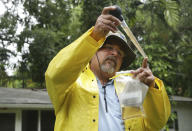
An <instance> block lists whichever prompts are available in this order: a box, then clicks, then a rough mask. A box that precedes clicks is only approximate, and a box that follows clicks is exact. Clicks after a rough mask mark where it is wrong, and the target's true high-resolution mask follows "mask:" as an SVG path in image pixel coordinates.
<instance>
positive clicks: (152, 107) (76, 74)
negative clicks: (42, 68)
mask: <svg viewBox="0 0 192 131" xmlns="http://www.w3.org/2000/svg"><path fill="white" fill-rule="evenodd" d="M114 9H115V7H113V6H110V7H105V8H104V9H103V11H102V14H101V15H100V16H99V17H98V19H97V21H96V24H95V26H94V27H93V28H91V29H90V30H88V31H87V32H86V33H84V34H83V35H82V36H81V37H80V38H78V39H77V40H76V41H74V42H73V43H72V44H70V45H69V46H67V47H65V48H64V49H62V50H61V51H60V52H59V53H58V54H57V55H56V57H54V59H53V60H52V61H51V63H50V64H49V67H48V69H47V71H46V74H45V77H46V85H47V90H48V93H49V95H50V98H51V100H52V103H53V106H54V109H55V115H56V122H55V131H98V130H99V131H124V130H125V131H143V130H149V131H158V130H160V129H161V128H162V127H163V126H164V125H165V124H166V122H167V120H168V117H169V114H170V103H169V100H168V97H167V94H166V91H165V88H164V86H163V83H162V81H161V80H159V79H158V78H155V77H154V76H153V74H152V72H151V70H150V69H149V68H148V66H147V58H145V59H144V60H143V64H142V67H141V68H139V69H137V70H135V71H132V72H131V73H132V74H133V77H134V78H136V77H137V78H138V79H139V80H140V81H141V82H143V83H144V84H146V85H148V86H149V91H148V93H147V96H146V98H145V101H144V104H143V108H144V111H145V114H146V116H141V117H137V118H132V119H126V120H122V116H121V113H122V112H121V107H120V104H119V99H118V94H117V93H116V89H118V88H119V87H115V85H114V82H115V80H110V78H111V77H113V76H114V75H115V73H116V72H117V71H119V70H120V69H124V68H125V67H126V66H128V65H130V64H131V63H132V61H133V60H134V58H135V54H134V53H133V52H132V50H131V49H130V47H129V46H128V45H127V44H126V42H125V38H123V35H122V34H120V33H115V32H117V26H118V25H119V24H120V21H119V20H118V19H117V18H115V17H113V16H111V15H109V13H108V12H109V11H110V10H114ZM109 31H112V32H113V33H111V32H110V33H109V34H108V32H109ZM107 34H108V36H107V38H106V35H107Z"/></svg>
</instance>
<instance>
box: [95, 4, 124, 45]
mask: <svg viewBox="0 0 192 131" xmlns="http://www.w3.org/2000/svg"><path fill="white" fill-rule="evenodd" d="M115 9H116V7H115V6H109V7H104V8H103V11H102V13H101V15H100V16H99V17H98V18H97V21H96V23H95V27H94V29H93V32H92V33H91V36H92V37H93V38H94V39H95V40H96V41H99V40H100V39H101V38H103V37H105V36H106V35H107V34H108V32H109V31H112V32H116V31H117V26H118V25H120V23H121V22H120V20H119V19H118V18H116V17H114V16H112V15H110V14H109V11H111V10H115Z"/></svg>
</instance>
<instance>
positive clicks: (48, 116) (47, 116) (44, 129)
mask: <svg viewBox="0 0 192 131" xmlns="http://www.w3.org/2000/svg"><path fill="white" fill-rule="evenodd" d="M54 124H55V115H54V111H41V131H53V130H54Z"/></svg>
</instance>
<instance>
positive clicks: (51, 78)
mask: <svg viewBox="0 0 192 131" xmlns="http://www.w3.org/2000/svg"><path fill="white" fill-rule="evenodd" d="M92 30H93V28H91V29H90V30H88V31H87V32H86V33H84V34H83V35H82V36H81V37H79V38H78V39H77V40H76V41H74V42H73V43H72V44H70V45H68V46H67V47H65V48H63V49H62V50H61V51H60V52H59V53H58V54H57V55H56V56H55V57H54V58H53V60H52V61H51V62H50V64H49V66H48V68H47V71H46V73H45V80H46V87H47V90H48V94H49V96H50V98H51V101H52V103H53V106H54V108H55V113H56V114H57V112H58V110H59V108H60V106H61V104H62V103H63V101H64V97H65V93H66V92H67V91H68V90H70V87H71V85H72V84H73V83H74V82H75V81H76V79H77V78H78V76H79V74H80V73H81V71H82V70H83V69H84V68H85V66H86V65H87V64H88V62H89V61H90V60H91V58H92V57H93V55H94V54H95V52H96V51H97V49H98V48H99V47H100V46H101V45H102V44H103V42H104V40H105V38H103V39H101V40H99V41H98V42H97V41H96V40H95V39H93V38H92V37H91V36H90V34H91V32H92Z"/></svg>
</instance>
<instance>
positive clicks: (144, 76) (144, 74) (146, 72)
mask: <svg viewBox="0 0 192 131" xmlns="http://www.w3.org/2000/svg"><path fill="white" fill-rule="evenodd" d="M131 73H132V74H133V78H137V79H139V80H140V81H141V82H143V83H144V84H146V85H148V86H150V85H151V83H153V82H154V80H155V77H154V76H153V74H152V72H151V70H150V69H149V68H143V67H141V68H139V69H137V70H135V71H131Z"/></svg>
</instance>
